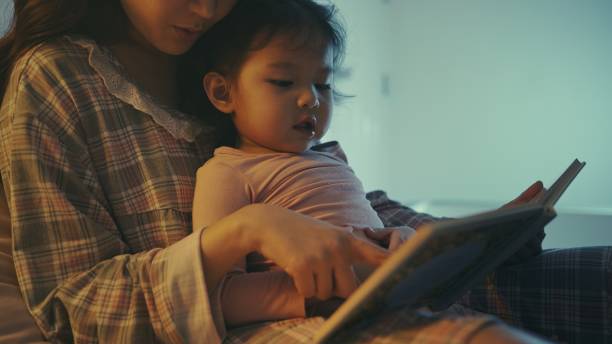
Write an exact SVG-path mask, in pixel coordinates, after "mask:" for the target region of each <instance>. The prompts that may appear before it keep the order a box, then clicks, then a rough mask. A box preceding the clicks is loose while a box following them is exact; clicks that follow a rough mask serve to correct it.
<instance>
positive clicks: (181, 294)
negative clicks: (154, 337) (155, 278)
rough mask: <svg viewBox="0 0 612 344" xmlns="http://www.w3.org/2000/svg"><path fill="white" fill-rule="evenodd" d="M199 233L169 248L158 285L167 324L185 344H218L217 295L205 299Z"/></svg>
mask: <svg viewBox="0 0 612 344" xmlns="http://www.w3.org/2000/svg"><path fill="white" fill-rule="evenodd" d="M201 234H202V230H198V231H195V232H194V233H192V234H190V235H189V236H187V237H185V238H183V239H182V240H180V241H179V242H177V243H175V244H173V245H171V246H169V247H168V248H167V249H166V250H165V252H164V254H165V256H166V259H165V261H166V264H164V268H163V269H164V271H162V272H161V273H162V276H164V278H163V280H161V281H160V283H161V284H162V286H163V290H164V292H165V294H166V295H168V296H167V299H166V300H167V303H168V304H169V305H168V307H169V314H168V316H169V317H170V319H169V320H170V321H171V322H172V323H173V324H174V326H175V327H176V330H177V331H178V333H179V335H180V336H181V337H182V340H183V342H185V343H200V342H202V343H220V342H221V341H222V339H223V338H224V337H225V332H226V331H225V323H224V321H223V312H222V310H221V297H220V291H221V290H222V287H223V286H222V285H220V286H219V287H217V290H215V297H214V299H210V298H209V297H208V287H207V286H206V282H205V281H206V280H205V277H204V266H203V264H202V255H201V252H200V250H201V248H200V236H201Z"/></svg>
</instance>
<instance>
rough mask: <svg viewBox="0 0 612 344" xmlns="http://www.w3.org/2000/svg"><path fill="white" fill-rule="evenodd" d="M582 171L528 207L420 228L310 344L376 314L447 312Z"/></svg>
mask: <svg viewBox="0 0 612 344" xmlns="http://www.w3.org/2000/svg"><path fill="white" fill-rule="evenodd" d="M584 166H585V162H580V161H578V160H577V159H576V160H574V161H573V162H572V163H571V164H570V166H569V167H568V168H567V169H566V170H565V172H563V174H562V175H561V176H560V177H559V178H558V179H557V180H556V181H555V182H554V183H553V184H552V186H551V187H550V188H549V189H547V190H546V191H545V192H543V193H542V194H541V195H540V196H539V197H536V198H534V199H533V200H532V201H531V202H529V203H526V204H522V205H518V206H514V207H506V208H500V209H496V210H493V211H488V212H484V213H479V214H476V215H471V216H467V217H463V218H457V219H451V220H443V221H439V222H434V223H430V224H426V225H423V226H421V227H420V228H419V230H417V231H416V233H415V234H414V235H413V236H412V237H410V238H409V239H408V240H407V241H406V242H404V243H403V244H402V245H401V246H400V247H399V248H398V249H397V250H396V251H395V252H394V253H393V254H392V255H391V256H389V258H387V260H386V261H385V262H384V263H383V264H381V265H380V266H379V267H378V268H377V269H376V270H375V271H374V272H373V273H372V274H371V275H370V276H369V277H368V278H367V279H366V280H365V281H364V282H363V283H362V284H361V285H360V286H359V288H357V290H355V292H353V294H352V295H351V296H350V297H349V298H348V299H347V300H346V301H344V303H343V304H342V305H341V306H340V307H339V308H338V309H337V310H336V311H335V312H334V313H333V314H332V315H331V316H330V317H329V318H328V319H327V320H326V321H325V322H324V323H323V325H322V326H321V328H320V329H319V330H318V331H317V332H316V333H315V336H314V338H313V340H314V342H315V343H323V342H325V341H328V340H331V339H334V336H337V335H338V333H341V332H342V330H343V329H348V328H349V327H350V329H356V328H359V327H360V323H361V324H367V323H368V321H369V320H371V319H372V317H374V316H376V314H379V313H380V312H386V311H393V310H397V309H405V308H414V309H415V311H416V310H418V309H421V308H423V307H425V308H426V309H428V310H431V311H439V310H443V309H446V308H447V307H449V306H450V305H451V304H453V303H454V302H456V300H457V299H459V298H460V297H461V296H462V295H463V294H465V293H466V292H467V291H468V290H469V289H470V288H472V287H473V286H474V285H475V284H476V283H478V282H479V281H482V280H483V279H484V278H485V277H486V276H487V275H488V274H489V273H491V272H492V271H494V270H495V268H497V267H498V266H499V265H500V264H501V263H503V262H504V261H505V260H507V259H508V258H509V257H510V256H512V255H513V254H514V253H515V252H516V251H518V250H519V249H520V248H521V247H523V246H524V245H525V244H526V243H527V242H528V241H529V240H530V239H531V238H533V237H534V235H536V233H537V232H538V231H540V230H541V229H542V228H543V227H544V226H545V225H546V224H547V223H549V222H550V221H551V220H552V219H553V218H554V217H555V216H556V212H555V209H554V205H555V203H556V202H557V201H558V200H559V198H560V197H561V195H562V194H563V192H565V190H566V189H567V187H568V186H569V185H570V183H571V182H572V181H573V180H574V178H575V177H576V176H577V175H578V173H579V172H580V170H581V169H582V168H583V167H584Z"/></svg>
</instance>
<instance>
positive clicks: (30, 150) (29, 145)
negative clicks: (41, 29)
mask: <svg viewBox="0 0 612 344" xmlns="http://www.w3.org/2000/svg"><path fill="white" fill-rule="evenodd" d="M88 59H89V55H88V51H87V50H86V49H84V48H83V47H81V46H80V45H77V44H74V43H72V41H70V40H68V39H67V38H61V39H58V40H57V41H55V42H49V43H45V44H44V45H41V46H38V47H36V48H35V49H33V50H31V51H30V52H29V53H28V54H26V55H25V56H23V57H22V58H21V59H20V61H19V63H18V64H17V66H16V67H15V69H14V72H13V73H12V77H11V80H10V84H9V88H8V90H7V94H6V96H5V99H4V101H3V103H2V109H1V111H0V139H1V140H0V142H1V143H0V171H1V173H2V181H3V184H4V187H5V194H6V196H7V198H8V204H9V207H10V211H11V218H12V225H13V227H12V230H13V233H12V234H13V245H14V247H13V249H14V251H13V253H14V257H13V258H14V261H15V266H16V271H17V276H18V279H19V283H20V287H21V291H22V294H23V295H24V298H25V301H26V303H27V305H28V307H29V309H30V311H31V312H32V314H33V315H34V317H35V319H36V321H37V324H38V326H39V327H40V328H41V329H42V331H43V332H44V334H45V336H46V337H47V338H48V339H50V340H52V341H59V342H73V341H74V342H79V343H90V342H98V341H100V342H107V343H125V342H131V343H152V342H156V341H164V342H182V341H187V342H192V341H194V342H197V341H219V340H220V339H219V337H218V336H219V335H223V332H224V331H223V323H222V320H221V322H220V323H215V321H213V318H215V319H218V318H221V319H222V316H219V314H220V311H219V309H218V306H217V304H216V303H215V300H213V302H209V299H208V296H207V293H208V292H207V290H206V286H205V285H204V277H203V271H202V270H203V269H202V262H201V261H200V260H201V255H200V240H199V237H198V233H195V234H193V235H191V236H190V233H191V204H192V200H193V189H194V184H195V173H196V170H197V168H198V167H199V166H200V165H201V164H202V163H203V162H204V161H205V160H206V159H207V158H208V157H210V155H211V153H212V147H211V146H210V143H209V142H188V141H186V140H181V139H177V138H175V137H173V136H172V135H171V134H170V132H169V131H168V130H165V129H164V128H163V127H162V126H160V125H158V124H157V123H156V122H155V121H154V120H153V118H152V117H151V116H150V115H148V114H146V113H143V112H140V111H138V110H136V109H135V108H134V107H133V106H131V105H130V104H127V103H125V102H122V101H121V100H119V99H118V98H117V97H115V96H114V95H112V94H110V93H109V91H108V89H107V88H106V86H105V84H104V82H106V81H108V80H104V82H103V80H102V79H101V77H100V75H99V74H98V73H96V71H94V69H92V66H90V64H89V62H88ZM196 124H197V123H194V125H196ZM188 236H189V237H188ZM186 237H188V238H186ZM183 238H186V239H185V240H181V239H183ZM179 241H180V242H179ZM173 244H174V245H173Z"/></svg>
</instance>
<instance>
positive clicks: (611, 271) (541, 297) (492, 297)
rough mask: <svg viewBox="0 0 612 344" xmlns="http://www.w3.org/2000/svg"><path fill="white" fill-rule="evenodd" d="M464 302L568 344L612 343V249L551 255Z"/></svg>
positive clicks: (500, 273)
mask: <svg viewBox="0 0 612 344" xmlns="http://www.w3.org/2000/svg"><path fill="white" fill-rule="evenodd" d="M460 302H461V304H463V305H465V306H468V307H471V308H473V309H476V310H479V311H482V312H485V313H491V314H496V315H497V316H499V317H500V318H501V319H503V320H505V321H506V322H507V323H509V324H512V325H515V326H517V327H520V328H524V329H527V330H530V331H532V332H535V333H539V334H541V335H545V336H547V337H549V338H551V339H553V340H557V341H561V342H564V343H612V247H581V248H572V249H562V250H558V249H557V250H545V251H544V252H543V253H542V254H540V255H539V256H537V257H535V258H533V259H530V260H528V261H526V262H524V263H522V264H517V265H514V266H509V267H504V268H501V269H498V270H497V271H496V272H495V273H493V274H492V275H490V276H489V277H488V278H487V280H486V281H485V283H483V284H482V285H481V286H478V287H477V288H474V289H472V291H471V292H470V293H468V294H467V295H465V296H464V297H463V299H462V300H461V301H460Z"/></svg>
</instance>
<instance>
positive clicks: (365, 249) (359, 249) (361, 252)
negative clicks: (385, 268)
mask: <svg viewBox="0 0 612 344" xmlns="http://www.w3.org/2000/svg"><path fill="white" fill-rule="evenodd" d="M349 243H350V251H351V253H352V255H351V261H353V262H356V261H359V262H363V263H366V264H368V265H370V266H378V265H380V264H382V262H384V261H385V259H387V257H388V256H389V252H388V251H387V250H385V249H384V248H382V247H380V246H378V245H375V244H373V243H371V242H369V241H366V240H364V239H360V238H357V237H354V236H351V238H350V241H349Z"/></svg>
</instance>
